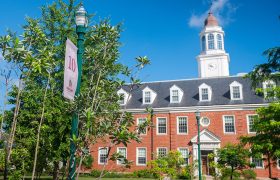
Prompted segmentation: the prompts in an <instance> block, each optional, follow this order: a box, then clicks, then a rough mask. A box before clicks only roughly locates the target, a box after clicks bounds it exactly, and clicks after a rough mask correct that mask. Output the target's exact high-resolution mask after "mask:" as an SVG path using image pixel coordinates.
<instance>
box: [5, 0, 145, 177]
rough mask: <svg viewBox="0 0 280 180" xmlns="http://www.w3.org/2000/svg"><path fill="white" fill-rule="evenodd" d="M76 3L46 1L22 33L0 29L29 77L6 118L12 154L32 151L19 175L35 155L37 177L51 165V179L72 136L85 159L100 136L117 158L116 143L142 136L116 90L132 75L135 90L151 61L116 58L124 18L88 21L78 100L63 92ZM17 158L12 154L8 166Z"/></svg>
mask: <svg viewBox="0 0 280 180" xmlns="http://www.w3.org/2000/svg"><path fill="white" fill-rule="evenodd" d="M74 4H75V2H74V0H70V1H69V3H68V4H67V3H65V2H64V1H62V0H58V1H57V2H54V3H53V4H51V5H47V6H44V7H42V17H41V18H39V19H33V18H27V19H26V21H27V22H26V25H24V26H23V29H24V31H23V34H22V35H21V36H18V35H17V34H14V33H9V34H8V35H6V36H3V37H0V48H1V49H2V54H3V57H4V59H5V60H6V61H7V62H10V63H13V64H14V65H15V66H16V67H18V69H19V70H20V72H21V75H20V80H21V81H22V82H24V86H23V87H22V88H18V87H17V86H14V87H13V88H12V90H11V91H10V93H9V103H10V104H13V105H15V104H18V106H16V107H14V108H12V109H11V110H10V111H8V112H7V115H6V118H5V123H6V124H7V132H10V134H11V137H14V142H12V143H11V146H10V149H12V151H11V152H12V153H11V154H13V152H18V151H24V152H27V153H28V156H29V157H30V158H28V159H22V163H24V167H23V166H18V169H17V170H22V171H20V174H21V175H23V173H24V172H25V169H27V171H29V172H30V171H31V169H32V166H33V164H35V163H36V167H35V169H36V175H37V177H38V176H40V174H41V173H42V172H43V170H44V169H50V168H52V170H50V172H51V173H52V174H53V179H58V173H59V162H60V161H63V162H64V167H65V168H64V169H67V163H66V162H67V159H68V158H69V144H70V143H69V142H70V140H71V141H74V143H75V144H76V146H77V152H76V156H80V157H81V158H80V159H81V162H82V160H83V158H84V157H85V156H88V155H89V154H90V149H89V146H90V145H91V144H94V143H96V142H97V141H98V140H100V139H102V138H103V139H104V140H107V142H108V148H109V151H108V155H107V156H108V158H111V159H114V157H115V156H112V157H109V154H110V149H112V147H113V146H115V145H118V144H124V145H127V143H129V142H130V141H131V140H135V141H137V142H139V141H140V138H139V133H138V131H137V129H135V131H131V128H132V126H133V125H134V121H133V118H132V116H131V114H130V113H127V112H125V110H121V108H120V106H119V104H118V101H119V100H120V97H119V96H118V95H117V92H116V90H117V89H118V88H120V87H121V86H122V85H124V81H123V80H122V79H121V78H120V77H124V79H125V78H126V77H127V78H129V79H130V80H131V84H130V85H129V86H128V91H133V90H135V88H137V84H138V83H139V82H140V81H139V80H138V78H137V77H136V76H137V75H138V71H140V70H141V69H142V68H143V67H144V66H145V65H147V64H149V63H150V62H149V59H148V58H147V57H137V58H136V62H137V64H136V65H135V67H132V68H129V67H127V66H125V65H123V64H120V63H118V62H117V60H118V58H119V47H120V45H121V44H120V42H119V39H120V32H121V26H120V25H119V24H118V25H116V26H112V25H111V24H110V21H109V20H108V19H105V20H101V21H100V22H99V23H97V24H94V25H93V26H90V27H88V31H87V33H86V39H85V53H84V57H83V60H84V61H83V74H82V87H81V95H80V96H79V97H76V99H75V101H73V102H68V101H66V100H65V99H64V97H63V96H62V89H63V69H64V67H63V66H64V55H65V41H66V38H69V39H71V40H72V41H73V42H74V43H75V42H76V41H75V40H76V33H75V21H74V12H75V10H76V9H77V6H75V5H74ZM19 92H20V93H19ZM15 110H16V111H15ZM74 111H76V112H78V114H79V117H80V120H79V136H78V137H69V134H70V125H71V115H72V113H73V112H74ZM14 112H16V113H14ZM104 137H106V138H104ZM36 142H38V145H37V143H36ZM35 149H37V150H35ZM36 151H37V156H34V154H36ZM35 157H37V160H36V158H35ZM12 159H13V158H12ZM34 159H35V163H34ZM8 163H9V162H8ZM14 163H15V161H13V160H11V162H10V163H9V167H11V166H12V165H14ZM77 171H78V170H77Z"/></svg>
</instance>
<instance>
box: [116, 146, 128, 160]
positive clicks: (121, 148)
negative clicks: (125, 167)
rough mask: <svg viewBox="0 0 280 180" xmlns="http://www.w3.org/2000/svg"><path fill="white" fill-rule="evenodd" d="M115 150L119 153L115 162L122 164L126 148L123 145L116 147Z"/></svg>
mask: <svg viewBox="0 0 280 180" xmlns="http://www.w3.org/2000/svg"><path fill="white" fill-rule="evenodd" d="M117 152H118V153H119V154H120V156H122V157H120V158H119V159H118V161H117V164H124V159H126V154H127V153H126V148H125V147H118V149H117Z"/></svg>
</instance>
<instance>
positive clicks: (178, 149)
mask: <svg viewBox="0 0 280 180" xmlns="http://www.w3.org/2000/svg"><path fill="white" fill-rule="evenodd" d="M180 149H187V151H188V164H190V156H189V153H190V151H189V148H188V147H178V148H177V151H179V152H180ZM180 153H181V152H180ZM188 164H183V166H187V165H188Z"/></svg>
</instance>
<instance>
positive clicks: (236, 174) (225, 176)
mask: <svg viewBox="0 0 280 180" xmlns="http://www.w3.org/2000/svg"><path fill="white" fill-rule="evenodd" d="M221 173H222V176H221V179H222V180H227V179H230V176H231V174H232V178H233V179H240V173H239V172H238V171H233V172H231V169H230V168H223V169H222V171H221Z"/></svg>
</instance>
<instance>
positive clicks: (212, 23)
mask: <svg viewBox="0 0 280 180" xmlns="http://www.w3.org/2000/svg"><path fill="white" fill-rule="evenodd" d="M204 26H219V24H218V21H217V19H216V17H215V16H214V15H213V13H212V5H211V7H210V9H209V13H208V17H207V18H206V19H205V21H204Z"/></svg>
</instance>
